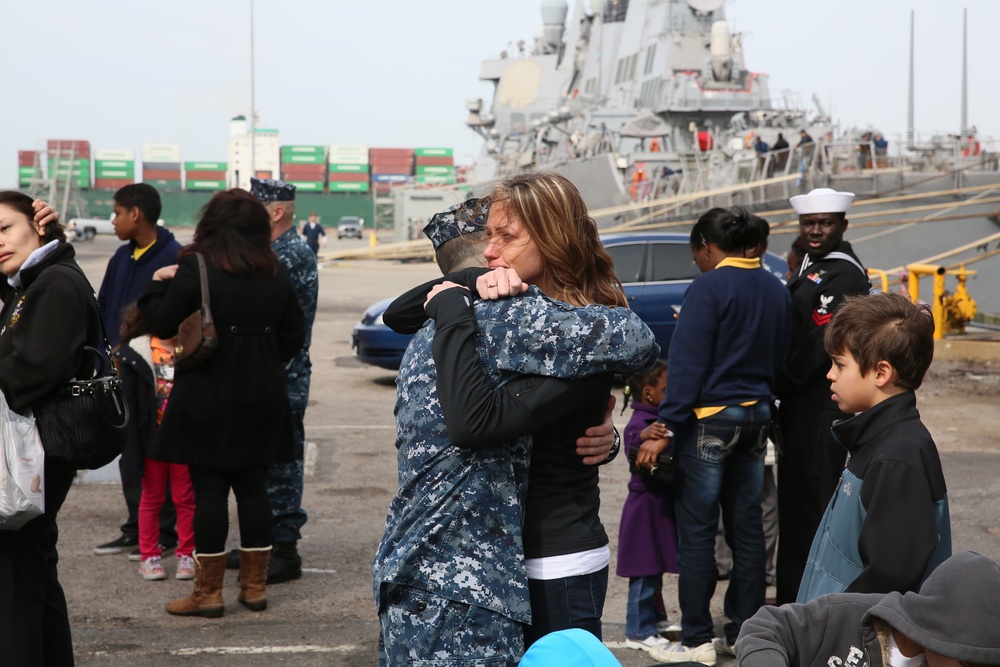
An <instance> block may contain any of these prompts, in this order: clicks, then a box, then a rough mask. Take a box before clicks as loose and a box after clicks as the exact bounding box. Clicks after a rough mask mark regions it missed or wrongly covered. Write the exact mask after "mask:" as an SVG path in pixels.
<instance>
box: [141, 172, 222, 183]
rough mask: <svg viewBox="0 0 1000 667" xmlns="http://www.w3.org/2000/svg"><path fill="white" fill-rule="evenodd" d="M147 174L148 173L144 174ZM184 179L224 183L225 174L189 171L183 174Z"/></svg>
mask: <svg viewBox="0 0 1000 667" xmlns="http://www.w3.org/2000/svg"><path fill="white" fill-rule="evenodd" d="M144 173H147V174H148V173H149V172H144ZM185 178H186V179H187V180H189V181H224V180H226V172H224V171H189V172H186V173H185Z"/></svg>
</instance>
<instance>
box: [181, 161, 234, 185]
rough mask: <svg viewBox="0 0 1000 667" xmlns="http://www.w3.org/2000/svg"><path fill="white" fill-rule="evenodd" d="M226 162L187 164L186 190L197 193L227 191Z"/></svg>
mask: <svg viewBox="0 0 1000 667" xmlns="http://www.w3.org/2000/svg"><path fill="white" fill-rule="evenodd" d="M228 168H229V165H228V164H226V163H225V162H185V163H184V189H185V190H191V191H195V192H218V191H219V190H225V189H226V170H227V169H228Z"/></svg>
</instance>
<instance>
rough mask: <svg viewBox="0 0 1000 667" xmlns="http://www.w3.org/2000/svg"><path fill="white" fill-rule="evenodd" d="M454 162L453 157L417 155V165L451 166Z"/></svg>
mask: <svg viewBox="0 0 1000 667" xmlns="http://www.w3.org/2000/svg"><path fill="white" fill-rule="evenodd" d="M454 164H455V158H454V157H418V158H417V166H418V167H451V166H453V165H454Z"/></svg>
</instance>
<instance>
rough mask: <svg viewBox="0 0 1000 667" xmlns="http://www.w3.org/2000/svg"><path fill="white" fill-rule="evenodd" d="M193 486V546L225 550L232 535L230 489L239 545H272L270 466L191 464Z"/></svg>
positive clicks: (207, 550)
mask: <svg viewBox="0 0 1000 667" xmlns="http://www.w3.org/2000/svg"><path fill="white" fill-rule="evenodd" d="M190 469H191V486H193V487H194V547H195V551H197V552H198V553H201V554H217V553H222V552H223V551H225V550H226V538H228V537H229V490H230V489H232V490H233V494H235V496H236V514H237V517H238V519H239V522H240V544H241V546H243V547H244V548H247V549H253V548H259V547H267V546H270V545H271V535H272V532H273V528H272V521H273V520H272V517H271V501H270V500H269V499H268V496H267V466H265V465H251V466H247V467H245V468H240V469H239V470H219V469H217V468H205V467H201V466H191V468H190Z"/></svg>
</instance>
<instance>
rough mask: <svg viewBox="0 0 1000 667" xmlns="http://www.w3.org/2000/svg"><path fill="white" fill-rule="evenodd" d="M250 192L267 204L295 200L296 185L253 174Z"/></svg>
mask: <svg viewBox="0 0 1000 667" xmlns="http://www.w3.org/2000/svg"><path fill="white" fill-rule="evenodd" d="M250 194H252V195H253V196H254V197H256V198H257V199H259V200H260V203H261V204H264V205H265V206H267V205H268V204H270V203H271V202H273V201H295V186H294V185H292V184H291V183H285V182H284V181H279V180H276V179H273V178H256V177H253V176H251V177H250Z"/></svg>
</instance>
